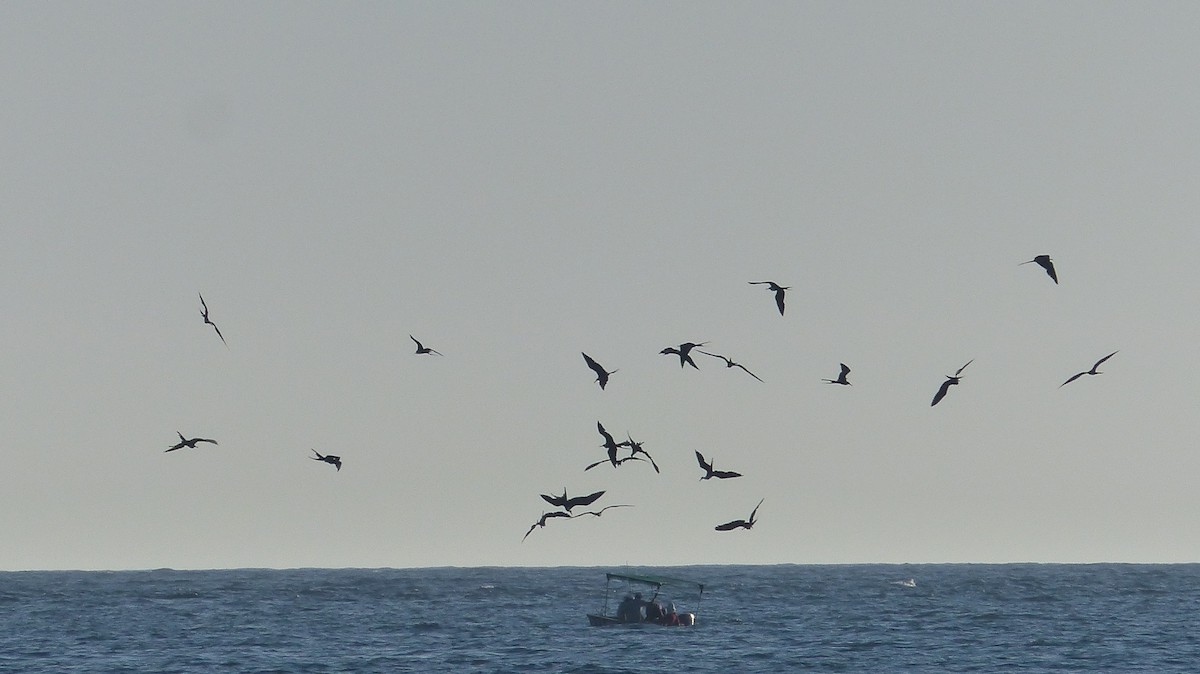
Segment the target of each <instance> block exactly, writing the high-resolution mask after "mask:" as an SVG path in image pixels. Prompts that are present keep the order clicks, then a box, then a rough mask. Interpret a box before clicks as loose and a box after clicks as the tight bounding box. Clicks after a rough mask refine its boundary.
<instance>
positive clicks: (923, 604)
mask: <svg viewBox="0 0 1200 674" xmlns="http://www.w3.org/2000/svg"><path fill="white" fill-rule="evenodd" d="M607 571H613V572H625V573H643V574H655V575H665V576H672V577H677V578H684V579H689V580H694V581H698V582H702V583H704V584H705V587H704V591H703V594H702V595H699V596H698V597H697V596H695V595H694V594H689V593H688V592H686V591H679V592H676V593H675V594H673V595H670V598H673V599H676V603H677V607H678V609H679V610H680V611H684V610H694V611H695V612H696V614H697V623H696V625H695V626H694V627H660V626H656V625H622V626H613V627H591V626H589V625H588V621H587V619H586V614H587V613H589V612H596V611H598V610H600V609H601V608H602V607H603V606H604V603H605V599H606V597H605V573H606V572H607ZM910 580H911V582H909V581H910ZM621 592H623V590H622V591H621ZM608 599H609V601H610V606H609V610H610V612H611V611H615V604H614V603H613V601H614V599H619V597H616V596H615V594H614V596H612V597H609V598H608ZM697 599H698V600H699V603H698V604H697V601H696V600H697ZM1198 670H1200V565H1129V564H1089V565H1050V564H1002V565H984V564H934V565H821V566H805V565H782V566H688V567H673V568H615V569H608V568H585V567H561V568H491V567H487V568H434V569H293V570H269V569H235V570H214V571H176V570H169V569H161V570H153V571H114V572H95V571H86V572H81V571H26V572H6V573H0V671H2V672H21V673H27V672H88V673H93V672H156V673H170V672H178V673H200V672H204V673H208V672H489V673H493V672H494V673H498V672H514V673H515V672H563V673H571V674H645V673H646V672H673V671H679V672H684V671H686V672H701V673H703V672H710V673H721V674H732V673H736V672H772V673H778V672H802V671H809V672H889V671H895V672H1010V671H1011V672H1137V671H1144V672H1194V671H1198Z"/></svg>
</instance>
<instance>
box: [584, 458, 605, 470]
mask: <svg viewBox="0 0 1200 674" xmlns="http://www.w3.org/2000/svg"><path fill="white" fill-rule="evenodd" d="M602 463H608V459H601V460H599V461H597V462H595V463H589V464H588V465H587V467H586V468H584V469H583V470H584V471H585V472H586V471H589V470H591V469H593V468H595V467H596V466H599V465H600V464H602Z"/></svg>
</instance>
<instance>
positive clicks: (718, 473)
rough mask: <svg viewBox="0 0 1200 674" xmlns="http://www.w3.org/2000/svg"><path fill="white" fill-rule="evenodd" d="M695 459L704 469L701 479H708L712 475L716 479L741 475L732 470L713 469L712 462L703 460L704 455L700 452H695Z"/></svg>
mask: <svg viewBox="0 0 1200 674" xmlns="http://www.w3.org/2000/svg"><path fill="white" fill-rule="evenodd" d="M696 461H698V462H699V463H700V467H701V468H702V469H704V477H702V478H700V479H701V480H708V479H711V478H714V477H715V478H717V479H718V480H724V479H726V478H730V477H741V476H742V474H741V473H735V472H733V471H732V470H713V465H712V463H711V462H709V461H705V460H704V455H703V454H701V453H700V452H696Z"/></svg>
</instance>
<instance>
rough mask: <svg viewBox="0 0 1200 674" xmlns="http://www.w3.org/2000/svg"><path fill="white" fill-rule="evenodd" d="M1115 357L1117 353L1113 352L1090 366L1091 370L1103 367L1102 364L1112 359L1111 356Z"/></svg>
mask: <svg viewBox="0 0 1200 674" xmlns="http://www.w3.org/2000/svg"><path fill="white" fill-rule="evenodd" d="M1115 355H1117V352H1116V351H1113V352H1112V353H1110V354H1108V355H1107V356H1105V357H1103V358H1101V359H1100V360H1098V361H1096V364H1095V365H1093V366H1092V369H1093V370H1095V369H1096V368H1098V367H1100V366H1101V365H1103V364H1104V361H1106V360H1108V359H1109V358H1112V357H1113V356H1115Z"/></svg>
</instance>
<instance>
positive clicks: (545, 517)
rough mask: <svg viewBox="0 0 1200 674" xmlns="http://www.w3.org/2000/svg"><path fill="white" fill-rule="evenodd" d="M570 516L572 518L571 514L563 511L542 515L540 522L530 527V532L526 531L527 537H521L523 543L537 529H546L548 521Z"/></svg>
mask: <svg viewBox="0 0 1200 674" xmlns="http://www.w3.org/2000/svg"><path fill="white" fill-rule="evenodd" d="M570 516H571V514H570V513H565V512H563V511H561V510H555V511H553V512H548V513H542V516H541V517H539V518H538V521H536V522H534V523H533V526H531V527H529V531H526V532H525V535H524V536H522V537H521V542H522V543H524V542H525V539H526V538H529V534H532V533H533V530H534V529H537V528H538V527H545V526H546V521H547V520H549V519H551V518H554V517H570Z"/></svg>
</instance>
